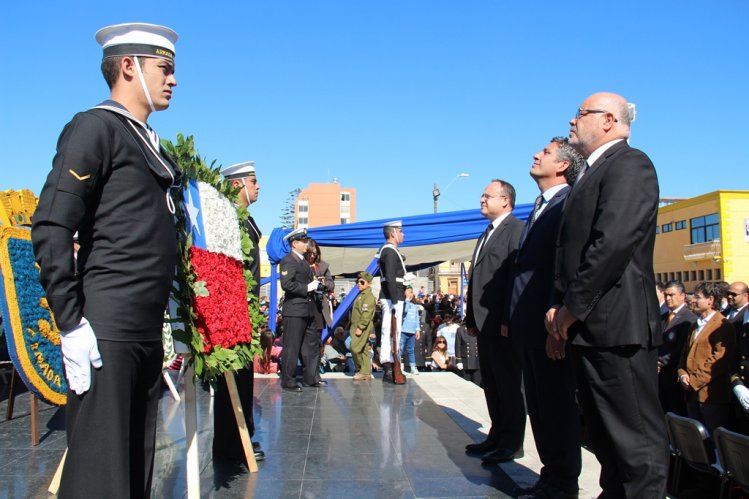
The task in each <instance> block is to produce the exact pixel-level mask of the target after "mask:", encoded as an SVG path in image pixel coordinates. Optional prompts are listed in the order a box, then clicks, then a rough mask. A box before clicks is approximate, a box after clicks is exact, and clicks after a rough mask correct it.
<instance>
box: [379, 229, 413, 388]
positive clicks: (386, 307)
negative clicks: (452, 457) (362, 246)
mask: <svg viewBox="0 0 749 499" xmlns="http://www.w3.org/2000/svg"><path fill="white" fill-rule="evenodd" d="M383 234H384V236H385V241H386V242H385V244H384V245H383V246H382V248H380V252H379V255H378V258H379V261H380V307H381V309H382V340H381V343H380V362H381V363H382V371H383V377H382V380H383V381H388V382H390V383H392V382H393V362H394V361H398V362H399V359H393V351H392V344H391V335H395V344H396V345H399V344H400V333H401V323H402V322H403V301H404V300H405V290H406V286H405V274H406V267H405V264H404V263H403V256H402V255H401V254H400V251H398V245H399V244H400V243H402V242H403V223H402V222H401V221H400V220H395V221H392V222H388V223H386V224H385V225H384V226H383ZM392 314H395V325H396V330H395V331H391V328H392V319H391V317H392Z"/></svg>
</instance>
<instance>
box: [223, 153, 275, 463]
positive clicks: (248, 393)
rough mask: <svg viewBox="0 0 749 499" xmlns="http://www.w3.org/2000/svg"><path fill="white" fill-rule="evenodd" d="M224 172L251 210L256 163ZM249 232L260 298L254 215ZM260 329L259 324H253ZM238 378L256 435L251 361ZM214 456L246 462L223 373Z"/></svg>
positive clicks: (258, 451) (258, 452) (250, 265)
mask: <svg viewBox="0 0 749 499" xmlns="http://www.w3.org/2000/svg"><path fill="white" fill-rule="evenodd" d="M221 175H223V177H224V178H225V179H226V180H229V181H231V185H232V187H234V188H235V189H240V190H239V197H238V203H239V205H240V206H241V207H242V208H245V209H249V206H250V205H251V204H252V203H254V202H255V201H257V198H258V195H259V194H260V184H259V183H258V181H257V175H256V174H255V162H254V161H248V162H245V163H239V164H236V165H231V166H227V167H226V168H224V169H223V170H221ZM244 225H245V228H246V229H247V233H248V235H249V236H250V241H252V249H251V250H250V259H249V260H245V262H244V266H245V268H246V269H247V270H249V271H250V272H251V273H252V277H253V279H254V281H255V285H254V286H253V288H252V295H253V296H254V297H255V299H259V298H260V237H261V236H262V234H261V233H260V229H259V228H258V226H257V224H256V223H255V220H254V219H253V218H252V216H251V215H250V216H248V217H247V220H245V221H244ZM253 326H254V327H255V328H257V326H258V325H257V324H253ZM235 379H236V381H237V391H238V392H239V400H240V402H241V404H242V408H243V411H242V412H243V413H244V417H245V420H246V423H247V429H248V430H249V432H250V436H253V435H254V434H255V416H254V414H253V392H254V390H253V386H254V382H255V376H254V369H253V368H252V362H250V363H249V365H247V366H245V367H244V368H242V369H240V370H238V371H237V372H236V373H235ZM252 447H253V448H254V450H255V460H257V461H262V460H263V459H265V452H263V450H262V448H261V447H260V443H258V442H253V443H252ZM213 457H214V458H218V459H228V460H232V461H244V458H245V457H244V449H243V448H242V441H241V440H240V438H239V430H238V429H237V421H236V419H235V417H234V410H233V409H232V406H231V399H230V398H229V391H228V388H227V386H226V379H225V378H224V377H223V376H220V377H219V378H218V379H217V380H216V392H215V396H214V397H213Z"/></svg>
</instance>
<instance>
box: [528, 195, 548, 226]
mask: <svg viewBox="0 0 749 499" xmlns="http://www.w3.org/2000/svg"><path fill="white" fill-rule="evenodd" d="M543 203H544V195H543V194H539V195H538V197H537V198H536V202H535V203H533V211H532V212H531V223H530V224H528V228H531V227H533V224H534V223H536V217H537V216H538V210H539V208H541V205H542V204H543Z"/></svg>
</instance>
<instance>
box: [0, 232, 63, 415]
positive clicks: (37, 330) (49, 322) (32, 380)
mask: <svg viewBox="0 0 749 499" xmlns="http://www.w3.org/2000/svg"><path fill="white" fill-rule="evenodd" d="M0 276H1V277H2V280H1V282H0V294H1V295H2V296H1V298H0V303H2V305H3V307H2V308H3V316H4V317H5V328H6V329H7V343H8V353H9V354H10V356H11V358H12V359H13V361H14V364H15V365H16V370H17V372H18V373H19V374H20V375H21V378H22V379H23V381H24V383H26V385H27V386H28V387H29V389H30V390H31V391H33V392H34V393H35V394H36V395H38V396H39V397H40V398H41V399H42V400H44V401H46V402H49V403H51V404H55V405H65V403H66V393H67V389H68V387H67V383H66V380H65V376H64V372H63V365H62V355H61V352H60V331H59V330H58V329H57V325H56V324H55V320H54V317H53V316H52V311H51V310H50V308H49V305H48V304H47V298H46V297H45V295H44V290H43V289H42V285H41V284H40V283H39V269H38V268H37V267H36V263H35V261H34V250H33V248H32V245H31V231H29V230H28V229H24V228H15V227H3V228H0Z"/></svg>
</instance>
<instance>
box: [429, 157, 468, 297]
mask: <svg viewBox="0 0 749 499" xmlns="http://www.w3.org/2000/svg"><path fill="white" fill-rule="evenodd" d="M468 176H470V175H469V174H468V173H465V172H462V173H458V174H457V175H455V177H453V179H452V180H451V181H450V182H448V183H447V187H445V192H447V190H448V189H449V188H450V186H451V185H453V183H454V182H455V181H456V180H458V179H459V178H466V177H468ZM440 194H442V193H441V192H440V190H439V187H437V182H435V183H434V189H432V199H433V200H434V212H435V213H437V212H438V211H439V198H440ZM432 276H433V278H434V283H433V289H434V291H435V292H436V291H438V290H439V284H440V266H439V264H437V265H435V266H434V273H433V274H432Z"/></svg>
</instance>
